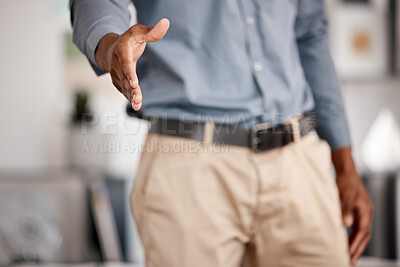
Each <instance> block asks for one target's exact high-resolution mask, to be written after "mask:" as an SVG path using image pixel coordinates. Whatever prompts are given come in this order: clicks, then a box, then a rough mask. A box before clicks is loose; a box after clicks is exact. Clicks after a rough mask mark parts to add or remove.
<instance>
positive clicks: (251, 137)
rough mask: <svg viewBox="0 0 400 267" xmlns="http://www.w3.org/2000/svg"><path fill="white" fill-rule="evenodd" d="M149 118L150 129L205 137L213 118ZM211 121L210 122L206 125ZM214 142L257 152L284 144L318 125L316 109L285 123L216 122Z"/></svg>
mask: <svg viewBox="0 0 400 267" xmlns="http://www.w3.org/2000/svg"><path fill="white" fill-rule="evenodd" d="M145 119H148V120H149V121H150V131H151V132H153V133H158V134H166V135H171V136H177V137H182V138H189V139H194V140H197V141H200V142H202V141H204V139H205V135H206V131H207V129H206V128H207V127H208V128H209V129H210V127H209V126H210V122H208V123H207V122H195V121H182V120H176V119H163V118H145ZM207 125H208V126H207ZM211 125H212V127H211V130H212V134H211V136H212V138H211V141H212V143H216V144H226V145H235V146H243V147H248V148H250V149H251V150H253V151H254V152H262V151H267V150H271V149H274V148H278V147H282V146H284V145H287V144H289V143H291V142H293V141H294V140H295V137H296V136H304V135H306V134H308V133H309V132H311V131H312V130H314V129H315V127H316V120H315V115H314V113H311V112H310V113H305V114H302V115H297V116H293V117H291V118H290V119H289V120H285V122H284V123H281V124H276V125H272V124H271V123H261V124H256V125H255V126H254V127H253V128H251V129H244V128H238V127H235V126H234V125H230V124H214V123H211Z"/></svg>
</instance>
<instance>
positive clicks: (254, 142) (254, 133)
mask: <svg viewBox="0 0 400 267" xmlns="http://www.w3.org/2000/svg"><path fill="white" fill-rule="evenodd" d="M273 126H274V125H273V124H272V122H262V123H259V124H256V125H254V126H253V127H252V128H251V140H250V143H251V150H252V151H253V152H256V153H257V152H260V151H261V149H259V148H258V145H259V144H260V138H259V137H258V133H259V132H260V131H264V130H268V129H272V127H273Z"/></svg>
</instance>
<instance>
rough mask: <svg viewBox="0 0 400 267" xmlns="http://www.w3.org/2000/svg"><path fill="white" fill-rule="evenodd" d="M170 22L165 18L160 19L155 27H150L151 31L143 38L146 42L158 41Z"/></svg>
mask: <svg viewBox="0 0 400 267" xmlns="http://www.w3.org/2000/svg"><path fill="white" fill-rule="evenodd" d="M169 25H170V22H169V20H168V19H166V18H164V19H162V20H160V21H159V22H158V23H157V24H156V25H155V26H154V27H150V30H149V32H147V33H146V34H145V35H144V36H143V37H142V40H143V41H145V42H157V41H159V40H161V39H162V38H163V37H164V35H165V34H166V33H167V31H168V29H169Z"/></svg>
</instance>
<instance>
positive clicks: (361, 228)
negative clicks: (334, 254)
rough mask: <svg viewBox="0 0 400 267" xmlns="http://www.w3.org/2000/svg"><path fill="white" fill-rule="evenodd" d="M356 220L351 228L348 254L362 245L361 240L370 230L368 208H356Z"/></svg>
mask: <svg viewBox="0 0 400 267" xmlns="http://www.w3.org/2000/svg"><path fill="white" fill-rule="evenodd" d="M355 212H356V214H355V215H356V221H355V224H354V225H353V229H352V237H351V243H350V254H351V255H353V254H354V253H355V252H356V251H357V249H358V247H359V246H360V245H362V241H363V240H364V239H365V237H366V236H368V235H369V234H370V231H371V224H370V222H371V215H370V214H369V212H368V210H367V209H366V207H365V208H363V206H362V205H361V207H358V208H357V209H356V211H355Z"/></svg>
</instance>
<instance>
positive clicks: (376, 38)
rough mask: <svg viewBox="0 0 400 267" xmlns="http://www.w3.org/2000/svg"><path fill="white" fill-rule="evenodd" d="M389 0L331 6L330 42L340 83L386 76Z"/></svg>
mask: <svg viewBox="0 0 400 267" xmlns="http://www.w3.org/2000/svg"><path fill="white" fill-rule="evenodd" d="M389 1H390V0H379V2H377V1H361V0H360V1H359V0H357V1H355V0H353V1H350V0H346V1H340V2H339V3H338V4H336V5H335V6H334V10H333V12H331V18H330V41H331V50H332V55H333V58H334V61H335V65H336V68H337V71H338V73H339V76H340V77H341V79H342V80H366V79H379V78H381V77H385V76H387V75H388V74H389V70H390V62H389V59H390V51H389V49H388V47H389V44H390V43H389V42H390V41H389V38H388V37H389V32H388V30H387V26H388V19H387V13H388V9H387V7H388V4H389Z"/></svg>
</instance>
